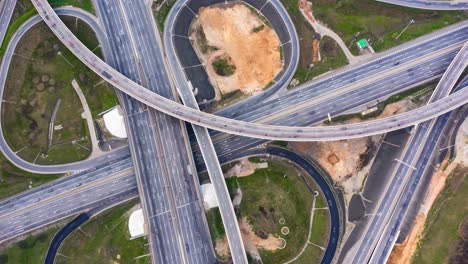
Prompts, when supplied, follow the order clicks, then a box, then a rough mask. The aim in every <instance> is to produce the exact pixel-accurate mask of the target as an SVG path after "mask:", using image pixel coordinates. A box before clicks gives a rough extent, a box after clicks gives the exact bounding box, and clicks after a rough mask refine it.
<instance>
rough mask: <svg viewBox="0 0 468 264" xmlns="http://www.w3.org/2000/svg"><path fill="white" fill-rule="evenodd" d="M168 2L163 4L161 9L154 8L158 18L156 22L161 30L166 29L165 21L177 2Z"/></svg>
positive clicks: (173, 0) (169, 0)
mask: <svg viewBox="0 0 468 264" xmlns="http://www.w3.org/2000/svg"><path fill="white" fill-rule="evenodd" d="M167 2H168V4H167V5H166V4H165V5H163V6H162V7H161V9H159V11H156V10H155V9H153V15H154V17H155V19H156V23H157V25H158V27H159V30H160V32H162V31H163V30H164V22H166V18H167V16H168V15H169V11H171V7H172V6H173V5H174V4H175V2H176V0H168V1H167Z"/></svg>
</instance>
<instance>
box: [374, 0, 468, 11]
mask: <svg viewBox="0 0 468 264" xmlns="http://www.w3.org/2000/svg"><path fill="white" fill-rule="evenodd" d="M377 1H379V2H383V3H387V4H392V5H399V6H405V7H411V8H417V9H426V10H452V11H453V10H468V1H466V0H446V1H443V0H377Z"/></svg>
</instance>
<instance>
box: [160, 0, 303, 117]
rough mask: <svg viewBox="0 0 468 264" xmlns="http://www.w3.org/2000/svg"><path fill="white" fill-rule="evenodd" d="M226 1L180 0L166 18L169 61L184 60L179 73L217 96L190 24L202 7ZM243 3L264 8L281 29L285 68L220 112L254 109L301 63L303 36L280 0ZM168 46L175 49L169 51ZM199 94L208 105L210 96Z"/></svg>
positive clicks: (199, 89)
mask: <svg viewBox="0 0 468 264" xmlns="http://www.w3.org/2000/svg"><path fill="white" fill-rule="evenodd" d="M224 2H225V0H208V1H196V0H179V1H177V2H176V3H175V4H174V6H173V7H172V8H171V10H170V12H169V14H168V16H167V18H166V22H165V29H164V41H165V43H167V42H168V41H170V42H171V43H172V44H171V46H166V45H167V44H166V45H165V51H166V56H167V58H168V61H169V63H170V64H172V65H174V64H175V63H176V62H177V61H178V60H179V59H180V64H181V66H182V68H181V69H177V72H180V74H182V75H184V74H186V75H187V76H188V79H191V80H192V85H193V86H194V87H196V88H198V91H199V93H198V94H200V93H202V94H203V93H205V94H206V93H207V92H203V91H204V90H207V89H208V90H210V91H211V90H213V96H214V88H213V87H212V85H211V83H209V81H208V79H207V77H208V76H207V75H206V73H205V69H204V66H203V65H202V64H201V62H200V60H199V58H198V56H197V55H196V53H195V51H194V50H193V47H192V44H191V43H190V40H189V34H190V25H191V22H192V21H193V19H194V18H195V14H197V13H198V12H199V9H200V8H202V7H205V6H210V5H213V4H219V3H224ZM228 2H229V1H228ZM243 2H244V3H246V4H248V5H250V6H252V7H253V8H255V9H256V10H258V11H260V12H261V13H262V15H264V16H265V18H266V19H268V21H269V22H270V24H271V26H272V27H273V28H274V30H275V32H277V35H278V37H279V39H280V42H281V46H282V49H283V55H284V69H283V70H282V71H281V72H280V73H279V74H278V75H277V76H276V77H275V79H274V82H273V84H272V85H271V86H270V87H269V88H268V89H266V90H264V91H262V92H261V93H259V94H257V95H254V96H251V97H249V98H247V99H245V100H242V101H240V102H238V103H236V104H234V105H231V106H228V107H226V108H225V109H222V110H220V111H219V112H217V114H218V115H223V113H229V112H230V111H231V110H233V109H240V108H244V107H248V108H251V106H252V105H256V104H257V103H260V102H263V101H264V100H265V99H267V98H269V97H270V96H272V95H273V94H275V93H276V92H278V91H279V90H280V89H282V88H285V87H286V86H287V85H288V84H289V82H290V81H291V79H292V77H293V75H294V72H295V71H296V69H297V65H298V63H299V56H300V54H299V51H300V47H299V38H298V36H297V33H296V29H295V28H294V23H293V22H292V21H291V18H290V17H289V15H288V12H287V10H285V8H284V7H283V6H282V4H281V3H280V1H278V0H272V1H266V0H244V1H243ZM168 25H169V26H168ZM168 48H170V49H171V50H170V51H169V52H168ZM175 54H177V57H176V56H174V55H175ZM200 79H201V80H200ZM205 86H206V87H205ZM196 97H197V100H198V102H199V103H200V104H202V105H203V104H205V102H203V99H205V98H204V97H206V96H203V95H197V96H196Z"/></svg>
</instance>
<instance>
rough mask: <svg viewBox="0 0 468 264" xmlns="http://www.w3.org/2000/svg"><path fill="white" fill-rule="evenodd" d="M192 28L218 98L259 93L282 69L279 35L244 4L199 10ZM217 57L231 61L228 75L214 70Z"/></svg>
mask: <svg viewBox="0 0 468 264" xmlns="http://www.w3.org/2000/svg"><path fill="white" fill-rule="evenodd" d="M191 28H192V29H191V37H192V40H193V43H194V47H195V50H196V51H197V54H198V56H199V57H200V59H201V61H202V62H203V63H204V64H205V65H206V70H207V72H208V76H209V77H210V80H211V82H212V84H213V86H214V87H215V88H217V92H219V93H220V95H223V94H226V93H229V92H232V91H235V90H238V89H239V90H241V91H242V92H243V93H245V94H253V93H256V92H258V91H261V90H263V88H265V87H266V86H267V85H268V84H269V83H270V82H271V81H272V80H273V79H274V77H275V76H276V75H277V74H278V73H279V72H280V71H281V69H282V67H283V63H282V61H281V54H280V46H279V45H280V41H279V38H278V36H277V35H276V33H275V32H274V30H273V29H272V28H271V27H270V26H269V25H267V24H266V23H265V22H264V21H262V19H260V17H259V16H258V15H257V14H255V13H254V12H253V11H252V10H251V9H249V8H248V7H247V6H245V5H244V4H240V3H234V4H229V5H225V4H222V5H214V6H210V7H205V8H202V9H200V12H199V17H198V19H196V20H194V22H193V24H192V27H191ZM220 56H227V57H229V58H231V59H230V61H229V63H230V64H232V65H233V66H234V67H235V70H234V71H233V73H232V74H231V75H229V76H220V75H219V74H217V71H216V70H215V69H214V68H213V62H214V61H215V60H216V59H217V58H219V57H220ZM218 72H219V71H218ZM218 95H219V94H218Z"/></svg>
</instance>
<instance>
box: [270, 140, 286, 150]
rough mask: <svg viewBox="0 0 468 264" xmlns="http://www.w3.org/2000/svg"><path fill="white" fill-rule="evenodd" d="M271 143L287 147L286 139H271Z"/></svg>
mask: <svg viewBox="0 0 468 264" xmlns="http://www.w3.org/2000/svg"><path fill="white" fill-rule="evenodd" d="M271 144H273V145H276V146H280V147H283V148H287V147H288V142H287V141H282V140H275V141H272V142H271Z"/></svg>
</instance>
